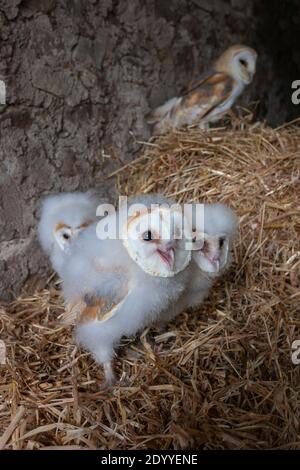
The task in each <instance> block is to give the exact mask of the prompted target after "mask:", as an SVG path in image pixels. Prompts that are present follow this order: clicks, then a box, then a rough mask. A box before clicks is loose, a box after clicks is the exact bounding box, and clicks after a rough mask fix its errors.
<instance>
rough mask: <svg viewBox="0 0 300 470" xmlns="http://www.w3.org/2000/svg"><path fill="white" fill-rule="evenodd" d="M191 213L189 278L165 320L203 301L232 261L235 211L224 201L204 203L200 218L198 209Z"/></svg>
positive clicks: (163, 317) (235, 227) (235, 226)
mask: <svg viewBox="0 0 300 470" xmlns="http://www.w3.org/2000/svg"><path fill="white" fill-rule="evenodd" d="M194 208H195V206H194V207H193V209H194ZM188 215H189V217H190V224H191V225H192V228H193V244H192V245H193V247H192V260H191V263H190V265H189V269H188V274H189V282H188V283H187V288H186V290H185V291H184V292H183V294H182V295H181V296H180V298H179V299H178V300H177V302H176V303H175V304H172V305H171V306H170V308H169V309H168V310H166V311H165V312H164V313H163V315H161V319H162V321H163V322H164V323H166V322H167V321H170V320H172V319H173V318H174V317H176V316H177V315H178V314H179V313H181V312H182V311H184V310H186V309H188V308H196V307H198V306H199V305H201V303H202V302H203V301H204V300H205V298H207V297H208V295H209V291H210V289H211V287H212V285H213V283H214V279H215V278H217V277H218V276H220V275H221V274H223V273H224V272H225V270H226V269H228V267H229V266H230V263H231V255H230V250H231V248H232V244H233V241H234V238H235V234H236V230H237V218H236V216H235V214H234V212H233V211H232V210H231V209H230V208H229V207H226V206H225V205H223V204H204V207H203V217H201V218H200V220H197V219H196V220H195V217H194V216H195V211H193V212H191V213H189V214H188Z"/></svg>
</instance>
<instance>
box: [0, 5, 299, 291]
mask: <svg viewBox="0 0 300 470" xmlns="http://www.w3.org/2000/svg"><path fill="white" fill-rule="evenodd" d="M275 3H276V2H275ZM291 3H293V2H291ZM267 16H268V15H266V12H265V10H264V8H263V7H262V6H261V5H260V3H259V2H258V1H246V0H232V1H229V0H228V1H225V0H214V1H209V0H146V1H143V0H101V1H97V0H85V1H84V0H0V79H3V80H4V81H5V83H6V86H7V103H6V105H3V106H0V142H1V146H0V221H1V227H0V269H1V277H0V297H1V298H2V299H9V298H11V297H12V296H13V295H15V294H18V293H19V292H20V289H21V287H22V286H23V284H24V282H25V281H26V280H27V279H28V278H29V276H31V275H34V274H44V273H46V272H47V270H48V269H49V266H48V264H47V260H46V259H45V256H44V255H43V254H42V252H41V250H40V248H39V245H38V242H37V240H36V223H37V217H38V210H39V202H40V198H41V197H42V196H43V195H45V194H48V193H53V192H58V191H74V190H77V189H86V188H93V187H95V188H97V190H98V191H99V193H100V194H101V195H102V196H105V197H107V198H108V199H113V198H114V197H115V193H114V188H113V181H112V180H107V178H106V177H107V175H108V174H109V173H110V172H111V171H113V170H114V169H116V168H118V167H119V166H120V165H122V164H123V163H125V162H128V161H129V160H130V159H132V158H134V157H135V156H136V155H137V153H138V151H139V148H140V145H139V143H138V141H140V140H145V139H147V138H148V137H149V135H150V134H149V129H148V128H147V125H146V124H145V121H144V115H145V114H146V113H147V112H148V111H149V110H150V109H151V108H152V107H154V106H156V105H158V104H160V103H162V102H163V101H164V100H165V99H166V98H169V97H171V96H173V95H174V94H176V93H178V92H180V91H181V90H182V88H183V87H184V85H186V84H187V83H188V82H189V81H190V80H191V79H193V78H195V77H196V76H197V75H199V74H200V73H201V72H202V71H204V70H205V68H206V67H207V66H208V65H209V64H210V63H211V61H212V60H213V59H215V58H216V57H217V56H218V54H220V53H221V52H222V51H223V50H224V49H225V48H226V47H227V46H230V45H231V44H233V43H236V42H241V43H245V44H247V45H250V46H253V47H255V48H256V49H258V52H259V55H260V58H259V64H258V72H257V75H256V77H255V81H254V83H253V84H252V85H251V86H250V87H249V88H248V90H247V91H246V93H245V95H244V96H243V98H242V101H241V102H242V103H244V104H246V103H249V101H251V100H252V101H253V100H258V99H259V98H260V96H262V97H263V103H262V108H261V109H262V110H263V111H261V112H262V113H264V115H265V116H267V117H268V119H269V121H270V122H272V120H273V121H274V123H277V122H282V121H284V120H286V119H287V118H288V117H289V116H290V115H291V113H290V110H289V109H288V108H287V106H285V105H284V99H285V97H282V90H283V88H284V87H283V85H282V83H276V84H275V83H274V73H275V70H276V67H278V63H277V62H276V60H275V59H274V58H273V57H272V53H270V47H269V48H268V43H267V42H266V41H265V40H264V31H265V22H268V18H267ZM299 24H300V23H298V25H299ZM274 34H275V33H274ZM269 46H270V45H269ZM297 60H298V56H297V58H295V61H297ZM296 78H297V77H296ZM298 78H300V76H299V77H298ZM284 80H286V77H283V78H282V81H284ZM271 98H272V103H273V99H274V100H275V101H274V103H275V104H273V108H272V109H271V108H270V106H268V100H269V101H270V100H271ZM277 98H278V99H277ZM276 100H277V101H276Z"/></svg>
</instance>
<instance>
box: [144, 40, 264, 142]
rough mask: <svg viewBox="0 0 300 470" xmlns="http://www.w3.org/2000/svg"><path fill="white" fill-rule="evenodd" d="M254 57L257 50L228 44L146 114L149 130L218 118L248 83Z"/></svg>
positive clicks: (156, 131)
mask: <svg viewBox="0 0 300 470" xmlns="http://www.w3.org/2000/svg"><path fill="white" fill-rule="evenodd" d="M256 59H257V53H256V51H254V49H251V48H250V47H247V46H243V45H235V46H232V47H229V49H227V50H226V51H225V52H224V53H223V54H222V55H221V56H220V57H219V59H218V60H216V62H215V63H214V64H213V66H212V68H211V70H209V71H208V72H207V73H206V74H204V75H203V76H202V77H201V78H200V79H199V80H198V81H196V82H195V83H193V84H191V86H190V87H189V88H188V90H187V91H186V92H185V93H184V94H183V95H182V96H179V97H175V98H171V99H170V100H168V101H167V102H166V103H164V104H163V105H162V106H159V107H158V108H156V109H155V110H154V111H152V112H151V113H150V114H149V115H148V116H146V120H147V122H148V123H149V124H152V125H154V127H153V134H154V135H156V134H162V133H165V132H166V131H168V130H170V129H172V128H173V129H174V128H178V127H181V126H183V125H191V124H198V125H199V126H200V127H202V128H206V127H207V126H208V125H209V123H211V122H216V121H217V120H219V119H220V118H221V117H222V116H223V115H224V114H225V113H226V112H227V111H228V110H229V109H230V108H231V107H232V105H233V104H234V102H235V100H236V99H237V98H238V96H239V95H240V94H241V93H242V91H243V90H244V88H245V87H246V86H247V85H248V84H249V83H251V81H252V79H253V75H254V73H255V68H256Z"/></svg>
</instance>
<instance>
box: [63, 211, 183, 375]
mask: <svg viewBox="0 0 300 470" xmlns="http://www.w3.org/2000/svg"><path fill="white" fill-rule="evenodd" d="M157 213H158V215H159V217H158V219H156V218H154V219H153V218H151V220H149V224H148V225H147V223H146V220H145V218H144V214H143V213H140V214H135V215H133V216H130V217H129V218H127V219H126V224H125V225H126V228H128V232H127V234H128V239H127V240H126V242H125V240H121V239H104V240H100V239H98V238H97V236H96V224H95V225H92V226H91V227H89V228H88V229H87V230H85V232H83V233H82V234H81V235H80V236H79V237H78V238H77V240H76V241H75V243H74V244H73V247H72V256H71V257H69V258H68V261H67V263H65V267H64V269H63V272H62V278H63V291H64V295H65V299H66V303H67V304H68V305H76V304H77V303H80V304H81V305H82V302H84V303H85V306H84V308H81V311H80V315H79V318H78V320H77V326H76V338H77V341H78V342H79V343H80V344H82V345H83V346H84V347H85V348H86V349H87V350H89V351H90V352H91V353H92V354H93V356H94V358H95V360H96V361H97V362H99V363H101V364H103V366H104V371H105V377H106V383H110V382H112V381H113V378H114V375H113V371H112V366H111V360H112V357H113V353H114V347H115V346H116V345H117V344H118V343H119V341H120V338H121V337H122V336H123V335H133V334H136V333H137V332H138V331H139V330H141V329H142V328H143V327H145V326H146V325H149V324H151V323H153V322H154V321H155V320H156V319H157V318H158V317H159V315H160V313H161V312H162V311H163V310H166V309H167V308H168V307H169V305H170V304H171V303H172V302H175V301H176V299H178V298H179V296H180V295H181V294H182V292H183V291H184V289H185V287H186V282H187V279H188V265H189V262H190V259H191V253H190V252H189V251H186V250H185V245H184V240H177V239H175V238H174V233H175V230H176V225H177V217H176V214H175V215H174V217H173V215H172V216H171V219H172V220H173V222H174V225H173V227H174V232H172V233H170V237H169V239H161V238H160V237H159V227H158V226H157V225H156V222H157V220H159V221H160V222H161V221H162V220H164V218H165V216H166V212H165V211H161V210H160V209H159V210H158V212H157ZM139 222H140V226H141V228H142V230H141V231H140V232H141V233H139V235H138V237H137V238H135V236H134V234H135V230H133V227H135V226H136V225H135V224H137V225H139ZM123 241H124V242H125V243H123Z"/></svg>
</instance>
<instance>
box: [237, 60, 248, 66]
mask: <svg viewBox="0 0 300 470" xmlns="http://www.w3.org/2000/svg"><path fill="white" fill-rule="evenodd" d="M239 62H240V64H241V65H242V66H243V67H247V65H248V64H247V62H246V61H245V60H244V59H240V60H239Z"/></svg>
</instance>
